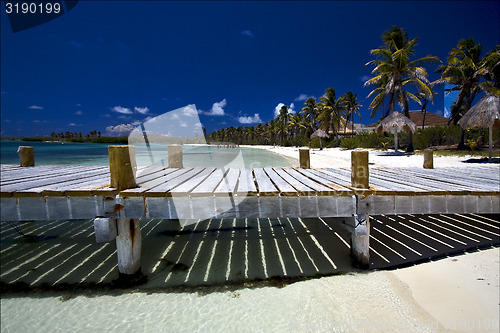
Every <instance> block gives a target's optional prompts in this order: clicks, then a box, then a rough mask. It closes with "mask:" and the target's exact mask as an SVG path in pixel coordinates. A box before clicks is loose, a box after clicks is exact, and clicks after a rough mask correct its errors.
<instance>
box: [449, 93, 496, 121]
mask: <svg viewBox="0 0 500 333" xmlns="http://www.w3.org/2000/svg"><path fill="white" fill-rule="evenodd" d="M495 122H496V124H495ZM499 123H500V97H498V96H497V95H493V94H489V95H486V96H484V97H483V98H481V100H479V102H477V104H476V105H474V106H473V107H471V108H470V110H469V111H467V113H466V114H465V115H464V116H463V117H462V118H461V119H460V120H459V121H458V124H459V125H460V126H462V128H481V127H490V126H493V125H498V124H499Z"/></svg>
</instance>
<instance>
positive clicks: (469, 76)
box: [436, 38, 482, 149]
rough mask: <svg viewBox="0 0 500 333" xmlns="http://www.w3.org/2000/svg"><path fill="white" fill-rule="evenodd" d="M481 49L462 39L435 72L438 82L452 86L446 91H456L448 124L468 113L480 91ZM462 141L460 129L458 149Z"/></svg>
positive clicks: (462, 135)
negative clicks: (438, 76) (438, 75)
mask: <svg viewBox="0 0 500 333" xmlns="http://www.w3.org/2000/svg"><path fill="white" fill-rule="evenodd" d="M481 48H482V47H481V44H480V43H478V44H476V42H475V41H474V39H473V38H469V39H462V40H460V41H459V42H458V44H457V47H456V48H453V49H452V50H451V51H450V53H449V56H448V58H447V62H448V64H443V65H441V66H439V67H438V68H437V70H436V71H437V72H438V73H441V80H440V82H447V83H449V84H451V85H453V87H452V88H450V89H446V91H448V92H449V91H458V96H457V100H456V101H455V103H454V105H453V106H452V107H451V108H450V109H451V110H450V112H451V119H450V121H449V122H450V123H451V122H453V123H454V124H455V125H456V124H457V123H458V121H459V120H460V118H462V116H463V115H464V114H465V113H466V112H467V111H469V109H470V108H471V106H472V102H473V101H474V98H475V96H476V93H477V92H478V91H479V90H480V84H479V80H480V78H481V76H482V69H481V65H482V61H481ZM464 141H465V132H464V130H463V129H462V130H461V132H460V142H459V143H458V149H464V148H465V144H464Z"/></svg>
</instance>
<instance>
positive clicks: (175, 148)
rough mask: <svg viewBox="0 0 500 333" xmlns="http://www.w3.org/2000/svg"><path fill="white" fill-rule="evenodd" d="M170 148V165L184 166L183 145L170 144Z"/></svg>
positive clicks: (172, 166)
mask: <svg viewBox="0 0 500 333" xmlns="http://www.w3.org/2000/svg"><path fill="white" fill-rule="evenodd" d="M167 149H168V167H169V168H182V167H183V166H182V146H181V145H169V146H168V147H167Z"/></svg>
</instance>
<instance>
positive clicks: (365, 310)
mask: <svg viewBox="0 0 500 333" xmlns="http://www.w3.org/2000/svg"><path fill="white" fill-rule="evenodd" d="M499 255H500V249H499V248H494V249H488V250H484V251H479V252H474V253H466V254H463V255H459V256H455V257H450V258H446V259H442V260H438V261H435V262H430V263H425V264H421V265H417V266H413V267H409V268H404V269H399V270H395V271H378V272H369V273H355V274H349V275H342V276H332V277H324V278H320V279H313V280H308V281H302V282H297V283H293V284H289V285H287V286H285V287H283V288H276V287H262V288H255V289H240V290H236V291H227V292H213V293H208V294H206V295H199V294H197V293H154V294H149V295H148V294H145V293H142V292H135V293H130V294H123V295H120V296H95V297H92V298H89V297H87V296H77V297H76V298H73V299H70V300H67V301H62V300H61V299H60V298H59V297H43V298H28V297H23V298H8V299H2V300H1V322H2V324H1V326H2V332H29V331H35V330H36V331H37V332H66V331H72V332H96V331H107V332H111V331H120V332H492V333H493V332H498V331H499V328H498V327H499V322H498V318H499V306H500V305H499V293H498V291H499V270H500V266H499Z"/></svg>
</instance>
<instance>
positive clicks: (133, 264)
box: [108, 146, 143, 280]
mask: <svg viewBox="0 0 500 333" xmlns="http://www.w3.org/2000/svg"><path fill="white" fill-rule="evenodd" d="M108 153H109V172H110V176H111V187H115V188H117V189H118V190H119V191H122V190H126V189H129V188H134V187H136V186H137V184H136V180H135V172H136V168H137V166H136V163H135V149H134V147H133V146H108ZM115 221H116V224H117V236H116V252H117V256H118V271H119V272H120V277H121V278H125V279H127V280H130V279H135V278H140V277H142V276H143V275H142V272H141V246H142V237H141V225H140V221H139V220H138V219H128V218H118V219H115ZM139 280H140V279H139Z"/></svg>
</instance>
